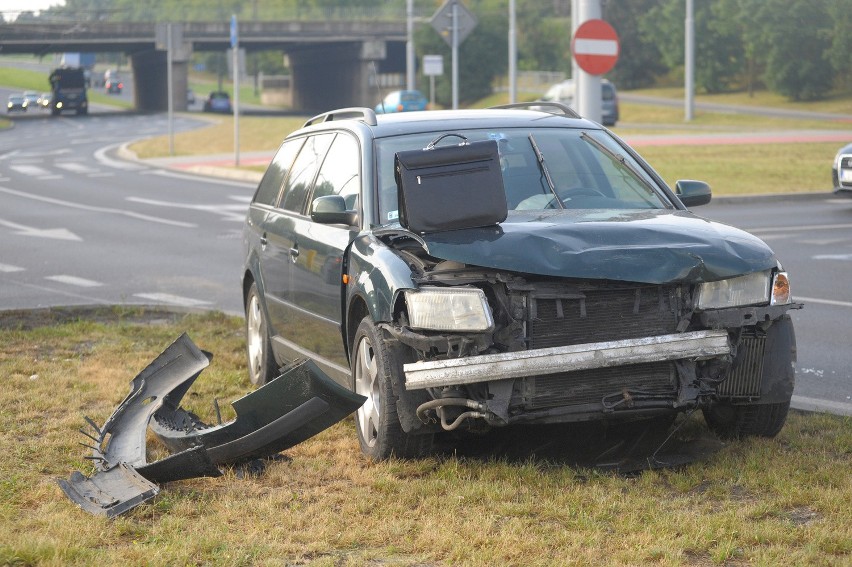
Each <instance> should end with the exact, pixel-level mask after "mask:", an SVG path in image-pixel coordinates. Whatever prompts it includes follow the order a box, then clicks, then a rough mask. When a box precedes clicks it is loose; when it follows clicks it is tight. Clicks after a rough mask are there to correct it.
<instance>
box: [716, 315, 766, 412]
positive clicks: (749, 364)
mask: <svg viewBox="0 0 852 567" xmlns="http://www.w3.org/2000/svg"><path fill="white" fill-rule="evenodd" d="M765 346H766V337H765V336H757V334H756V332H755V331H754V330H747V331H746V332H745V333H744V334H743V338H742V340H741V341H740V345H739V347H738V349H737V357H736V358H735V359H734V363H733V367H732V368H731V371H730V372H729V373H728V377H727V378H726V379H725V381H724V382H722V383H721V384H720V385H719V390H718V391H719V395H720V396H723V397H733V398H753V397H757V396H760V379H761V377H762V376H763V349H764V348H765Z"/></svg>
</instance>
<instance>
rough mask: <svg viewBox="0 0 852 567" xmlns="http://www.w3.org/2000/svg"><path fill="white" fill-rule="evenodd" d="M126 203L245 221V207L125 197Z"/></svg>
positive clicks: (240, 205) (241, 205)
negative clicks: (188, 210)
mask: <svg viewBox="0 0 852 567" xmlns="http://www.w3.org/2000/svg"><path fill="white" fill-rule="evenodd" d="M127 200H128V201H131V202H133V203H142V204H144V205H154V206H157V207H168V208H170V209H190V210H193V211H203V212H206V213H213V214H215V215H220V216H221V217H222V218H223V220H226V221H236V222H244V221H245V219H246V206H245V205H243V204H239V205H231V204H227V205H194V204H191V203H173V202H170V201H158V200H156V199H145V198H142V197H127Z"/></svg>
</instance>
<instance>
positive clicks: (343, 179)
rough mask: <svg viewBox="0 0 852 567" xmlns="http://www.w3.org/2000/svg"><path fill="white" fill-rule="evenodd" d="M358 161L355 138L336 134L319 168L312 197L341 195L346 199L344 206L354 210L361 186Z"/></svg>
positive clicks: (358, 154)
mask: <svg viewBox="0 0 852 567" xmlns="http://www.w3.org/2000/svg"><path fill="white" fill-rule="evenodd" d="M360 162H361V155H360V152H359V151H358V142H357V141H356V140H355V138H353V137H352V136H349V135H348V134H343V133H341V134H338V136H337V138H335V140H334V142H333V143H332V144H331V148H330V149H329V150H328V154H326V156H325V160H324V161H323V164H322V167H321V168H320V171H319V175H318V176H317V181H316V183H315V184H314V195H313V198H314V199H316V198H317V197H323V196H325V195H341V196H342V197H343V198H344V199H345V200H346V208H347V209H348V210H354V209H355V207H356V206H357V199H358V191H359V189H360V187H361V182H360V174H359V164H360Z"/></svg>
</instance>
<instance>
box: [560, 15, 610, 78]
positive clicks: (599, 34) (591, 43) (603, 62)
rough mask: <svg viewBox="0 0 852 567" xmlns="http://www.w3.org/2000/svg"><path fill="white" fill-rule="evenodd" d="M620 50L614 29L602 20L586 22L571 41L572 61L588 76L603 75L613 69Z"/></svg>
mask: <svg viewBox="0 0 852 567" xmlns="http://www.w3.org/2000/svg"><path fill="white" fill-rule="evenodd" d="M620 49H621V47H620V45H619V43H618V34H617V33H616V31H615V28H613V27H612V26H611V25H609V24H608V23H607V22H605V21H604V20H586V21H585V22H583V23H582V24H581V25H580V27H578V28H577V31H576V32H575V33H574V38H573V39H572V40H571V54H572V55H573V57H574V60H575V61H576V62H577V65H579V66H580V69H582V70H583V71H585V72H586V73H588V74H590V75H603V74H604V73H607V72H609V71H610V70H611V69H612V68H613V67H615V63H616V61H618V53H619V50H620Z"/></svg>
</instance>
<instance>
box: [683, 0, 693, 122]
mask: <svg viewBox="0 0 852 567" xmlns="http://www.w3.org/2000/svg"><path fill="white" fill-rule="evenodd" d="M685 25H686V30H685V33H684V37H685V39H686V45H685V46H684V49H685V51H686V53H685V57H684V64H685V67H686V68H685V70H684V71H685V72H684V82H685V83H686V84H685V87H686V89H685V90H686V97H685V100H684V105H685V108H684V119H685V120H686V122H689V121H691V120H692V118H693V108H694V104H693V98H694V93H695V19H694V17H693V13H692V0H686V22H685Z"/></svg>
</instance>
